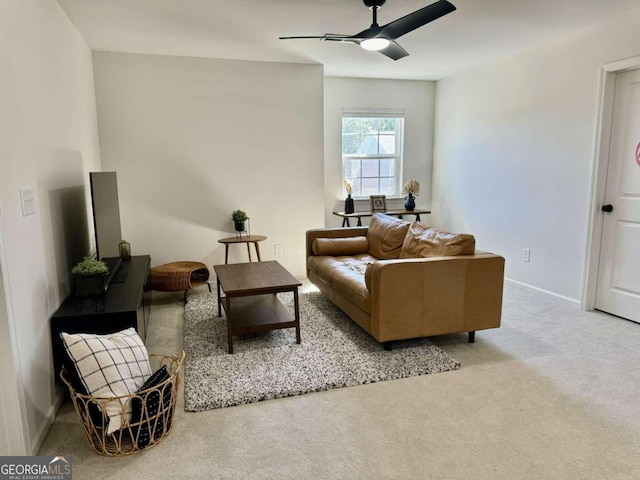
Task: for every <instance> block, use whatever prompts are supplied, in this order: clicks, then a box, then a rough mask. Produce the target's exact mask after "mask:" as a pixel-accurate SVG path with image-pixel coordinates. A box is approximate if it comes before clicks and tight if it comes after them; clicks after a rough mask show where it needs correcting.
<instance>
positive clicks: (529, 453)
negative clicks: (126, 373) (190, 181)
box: [40, 284, 640, 480]
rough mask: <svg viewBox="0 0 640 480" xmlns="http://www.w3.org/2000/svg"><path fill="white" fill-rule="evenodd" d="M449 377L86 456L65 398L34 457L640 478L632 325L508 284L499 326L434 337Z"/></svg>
mask: <svg viewBox="0 0 640 480" xmlns="http://www.w3.org/2000/svg"><path fill="white" fill-rule="evenodd" d="M182 312H183V305H182V295H181V294H163V295H161V294H156V293H155V292H154V304H153V309H152V317H151V324H150V332H149V338H148V342H147V343H148V346H149V348H150V350H152V351H178V350H179V349H180V348H181V343H182ZM432 341H433V343H435V344H436V345H438V346H440V347H441V348H442V349H443V350H445V351H446V352H447V353H449V354H450V355H451V356H452V357H454V358H455V359H456V360H459V361H460V362H461V364H462V368H461V369H460V370H458V371H455V372H449V373H446V374H442V375H427V376H419V377H412V378H406V379H401V380H394V381H389V382H381V383H375V384H369V385H362V386H357V387H349V388H342V389H337V390H330V391H326V392H318V393H312V394H308V395H303V396H298V397H290V398H284V399H276V400H269V401H265V402H260V403H255V404H249V405H242V406H237V407H230V408H222V409H217V410H210V411H206V412H199V413H190V412H185V411H184V408H183V405H184V403H183V399H182V396H181V398H180V399H179V405H178V408H177V412H176V417H175V427H174V430H173V431H172V433H171V434H170V436H169V437H168V438H167V440H166V441H165V442H164V443H162V444H161V445H159V446H157V447H156V448H152V449H150V450H148V451H146V452H144V453H142V454H138V455H134V456H131V457H127V458H118V459H112V458H102V457H100V456H98V455H96V454H94V453H93V452H92V451H91V450H89V448H88V446H87V445H86V441H85V439H84V438H83V433H82V431H81V427H80V425H79V423H78V420H77V418H76V416H75V412H74V411H73V410H72V408H71V406H70V404H68V403H65V404H64V405H63V407H62V409H61V411H60V412H59V414H58V416H57V418H56V421H55V423H54V425H53V427H52V429H51V431H50V433H49V435H48V437H47V439H46V441H45V443H44V445H43V447H42V449H41V451H40V454H41V455H53V454H55V455H61V454H62V455H71V456H72V457H73V462H74V475H73V478H74V480H80V479H91V480H98V479H104V478H121V479H136V480H146V479H165V478H166V479H173V478H189V479H245V478H251V479H271V478H284V479H387V478H388V479H396V478H401V479H509V480H512V479H535V480H539V479H578V478H579V479H598V480H599V479H637V478H638V472H640V455H639V453H638V452H640V400H639V399H640V325H637V324H634V323H631V322H627V321H624V320H621V319H619V318H616V317H613V316H609V315H605V314H602V313H589V312H581V311H579V309H578V307H577V305H574V304H571V303H569V302H566V301H564V300H561V299H557V298H554V297H550V296H547V295H545V294H542V293H539V292H535V291H532V290H529V289H526V288H524V287H520V286H517V285H513V284H507V285H506V291H505V305H504V315H503V326H502V327H501V328H500V329H497V330H488V331H483V332H478V334H477V335H476V343H475V344H469V343H467V341H466V335H464V334H460V335H449V336H443V337H436V338H432Z"/></svg>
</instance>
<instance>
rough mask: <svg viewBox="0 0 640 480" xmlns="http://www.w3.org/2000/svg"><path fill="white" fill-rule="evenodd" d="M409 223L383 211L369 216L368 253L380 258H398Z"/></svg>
mask: <svg viewBox="0 0 640 480" xmlns="http://www.w3.org/2000/svg"><path fill="white" fill-rule="evenodd" d="M410 225H411V223H409V222H406V221H404V220H400V219H399V218H395V217H391V216H389V215H385V214H383V213H376V214H374V215H373V217H371V223H370V224H369V229H368V231H367V240H368V241H369V255H373V256H374V257H376V258H379V259H381V260H390V259H393V258H400V251H401V250H402V242H403V241H404V237H405V236H406V235H407V231H408V230H409V226H410Z"/></svg>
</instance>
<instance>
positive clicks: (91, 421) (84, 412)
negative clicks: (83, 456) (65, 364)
mask: <svg viewBox="0 0 640 480" xmlns="http://www.w3.org/2000/svg"><path fill="white" fill-rule="evenodd" d="M184 357H185V353H184V351H183V352H181V354H180V355H179V356H177V355H162V354H158V353H149V361H150V363H151V367H152V370H153V371H155V370H157V369H158V368H160V367H162V366H163V365H166V366H167V370H168V371H169V374H170V377H169V379H168V380H165V381H164V382H162V383H160V384H158V385H157V386H155V387H153V388H149V389H147V390H144V391H139V392H136V393H133V394H131V395H124V396H120V397H110V398H98V397H92V396H89V395H83V394H82V393H79V392H77V391H76V390H75V389H74V388H73V387H72V385H71V382H70V380H69V375H68V373H67V371H66V370H65V369H63V370H62V371H61V372H60V377H61V378H62V381H63V382H64V383H65V384H66V385H67V387H68V388H69V394H70V396H71V400H72V401H73V405H74V407H75V409H76V412H77V413H78V416H79V417H80V421H81V422H82V426H83V428H84V433H85V435H86V437H87V440H88V441H89V445H90V446H91V448H92V449H93V450H94V451H95V452H96V453H98V454H100V455H107V456H121V455H131V454H133V453H136V452H139V451H141V450H143V449H145V448H150V447H153V446H155V445H157V444H158V443H160V442H162V441H163V440H164V439H165V438H166V437H167V435H169V432H170V431H171V426H172V424H173V421H172V420H173V413H174V409H175V405H176V398H177V396H178V384H179V381H180V375H179V373H180V369H181V367H182V362H183V361H184ZM154 397H155V399H156V400H159V402H158V408H157V412H156V413H155V414H149V410H148V409H147V401H148V400H149V399H152V398H154ZM164 399H167V400H166V401H165V400H164ZM131 401H133V402H137V403H138V405H140V406H141V411H142V414H141V416H140V420H139V421H137V422H133V421H132V422H129V421H128V420H125V424H124V425H123V427H122V428H121V429H120V430H118V431H116V432H114V433H112V434H107V433H106V432H107V426H108V418H107V416H106V414H105V413H104V412H105V411H106V409H105V406H106V405H107V404H111V405H110V406H112V405H113V403H112V402H118V403H120V404H121V408H122V418H123V419H127V418H128V415H127V413H126V412H125V410H126V406H127V405H128V404H129V402H131ZM145 430H146V432H147V433H148V434H149V435H148V438H146V437H145V435H144V434H143V433H142V432H144V431H145Z"/></svg>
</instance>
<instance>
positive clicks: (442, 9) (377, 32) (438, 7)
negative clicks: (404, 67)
mask: <svg viewBox="0 0 640 480" xmlns="http://www.w3.org/2000/svg"><path fill="white" fill-rule="evenodd" d="M386 1H387V0H362V2H363V3H364V4H365V5H366V6H367V7H369V8H370V9H371V11H372V12H373V23H372V24H371V26H370V27H369V28H367V29H366V30H363V31H362V32H360V33H356V34H355V35H341V34H336V33H325V34H324V35H319V36H302V37H279V38H280V40H292V39H308V38H317V39H320V40H322V41H325V42H350V43H356V44H358V45H360V46H361V47H362V48H364V49H366V50H375V51H378V52H380V53H382V54H383V55H386V56H387V57H389V58H391V59H393V60H399V59H400V58H402V57H406V56H407V55H409V53H408V52H407V51H406V50H405V49H404V48H402V47H401V46H400V45H398V44H397V43H396V39H397V38H399V37H401V36H402V35H405V34H406V33H409V32H411V31H413V30H415V29H416V28H419V27H422V26H423V25H426V24H427V23H429V22H432V21H434V20H437V19H438V18H440V17H442V16H444V15H446V14H448V13H451V12H453V11H454V10H455V9H456V7H455V6H454V5H453V4H452V3H450V2H448V1H447V0H438V1H437V2H435V3H432V4H431V5H427V6H426V7H424V8H421V9H420V10H416V11H415V12H413V13H410V14H408V15H405V16H404V17H401V18H398V19H397V20H394V21H393V22H390V23H387V24H386V25H383V26H380V25H378V9H379V8H380V7H382V5H384V4H385V2H386Z"/></svg>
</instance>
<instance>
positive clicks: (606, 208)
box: [602, 203, 613, 213]
mask: <svg viewBox="0 0 640 480" xmlns="http://www.w3.org/2000/svg"><path fill="white" fill-rule="evenodd" d="M602 211H603V212H606V213H611V212H613V205H611V204H610V203H608V204H606V205H603V206H602Z"/></svg>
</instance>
